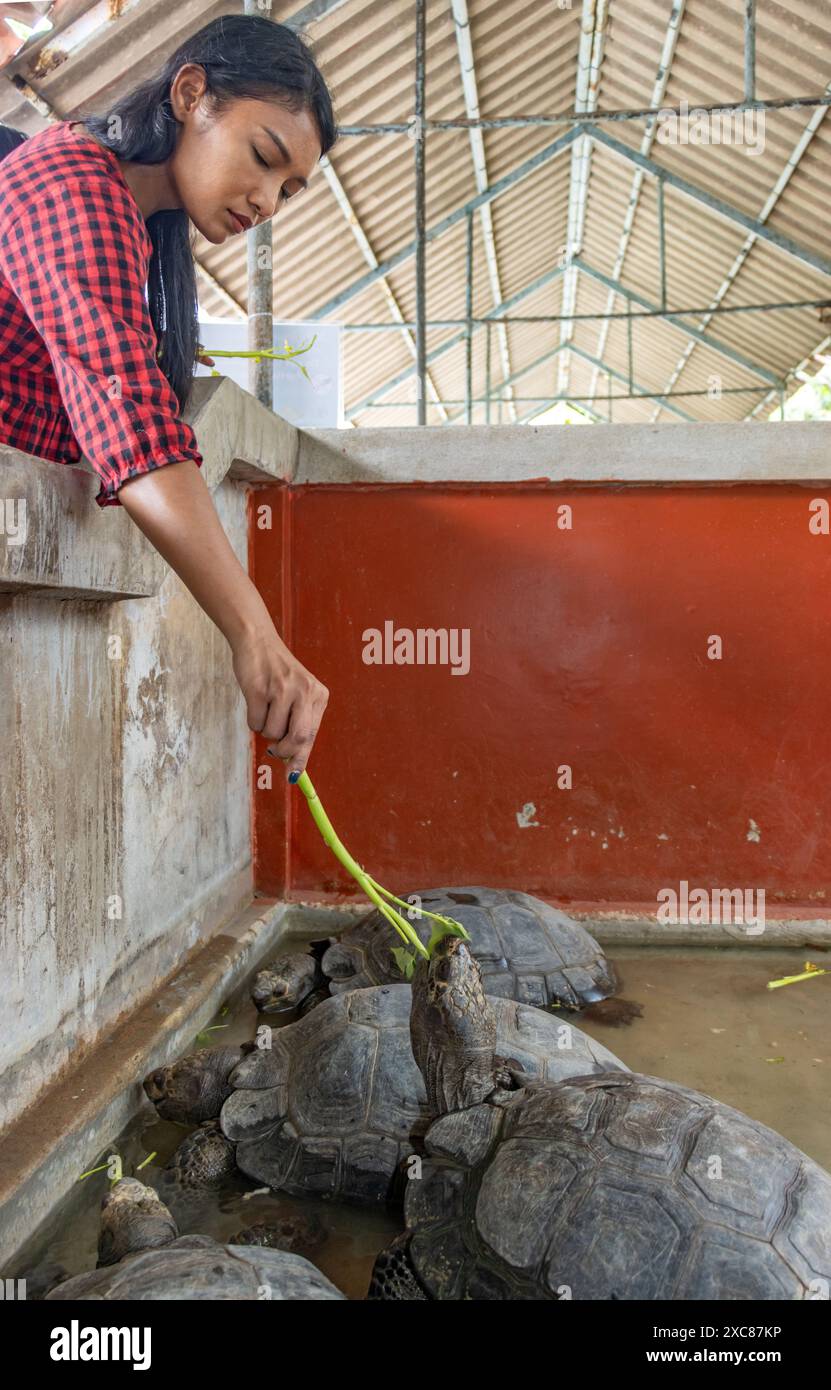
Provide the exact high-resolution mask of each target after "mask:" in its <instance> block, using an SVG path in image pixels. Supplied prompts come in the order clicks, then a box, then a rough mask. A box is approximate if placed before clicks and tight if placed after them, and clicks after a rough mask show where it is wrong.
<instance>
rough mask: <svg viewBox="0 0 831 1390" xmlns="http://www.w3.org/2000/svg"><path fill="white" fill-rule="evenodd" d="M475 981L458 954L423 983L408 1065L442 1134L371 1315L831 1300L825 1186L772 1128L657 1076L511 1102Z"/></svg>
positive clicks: (602, 1076)
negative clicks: (471, 1302) (377, 1311)
mask: <svg viewBox="0 0 831 1390" xmlns="http://www.w3.org/2000/svg"><path fill="white" fill-rule="evenodd" d="M477 977H478V971H477V969H476V962H475V960H474V959H473V958H472V956H471V955H470V953H469V952H468V951H467V948H466V946H465V943H464V942H463V941H462V940H460V939H459V938H455V939H454V938H452V937H447V938H444V939H443V940H442V942H441V943H440V944H439V947H438V948H437V950H436V952H435V953H434V957H433V959H432V961H431V962H430V964H429V966H428V965H427V964H426V963H424V962H419V965H418V966H417V967H416V971H415V974H414V978H413V1010H412V1032H413V1051H414V1054H415V1056H416V1058H417V1060H418V1064H419V1066H420V1067H421V1069H422V1071H423V1074H424V1078H425V1084H426V1088H427V1093H428V1097H429V1098H430V1100H431V1103H432V1105H433V1107H434V1109H435V1111H436V1113H437V1115H438V1118H437V1119H436V1120H435V1121H434V1123H433V1124H432V1126H431V1127H430V1129H429V1130H428V1132H427V1134H426V1136H425V1148H426V1150H427V1154H428V1158H427V1159H426V1160H425V1162H424V1163H423V1165H422V1170H421V1178H420V1181H411V1182H409V1183H408V1185H407V1191H406V1196H405V1201H404V1216H405V1221H406V1231H405V1232H404V1233H403V1235H402V1236H399V1237H398V1238H397V1239H396V1240H395V1241H394V1242H393V1243H392V1245H390V1246H389V1247H388V1248H387V1249H386V1250H385V1251H382V1252H381V1254H380V1255H379V1256H378V1259H377V1260H376V1263H375V1267H374V1270H373V1276H372V1282H371V1284H370V1289H369V1294H368V1297H369V1298H370V1299H385V1300H393V1299H397V1300H400V1299H425V1298H430V1299H439V1300H442V1299H518V1300H535V1301H543V1300H558V1299H562V1298H570V1299H609V1300H611V1299H649V1300H652V1299H727V1300H748V1299H804V1298H810V1297H821V1296H822V1292H823V1290H825V1291H826V1292H827V1288H828V1282H829V1281H831V1174H829V1173H827V1172H825V1171H824V1170H823V1169H822V1168H820V1167H819V1165H818V1164H816V1163H815V1162H814V1161H813V1160H812V1159H811V1158H809V1157H808V1155H807V1154H805V1153H803V1152H802V1151H801V1150H800V1149H798V1148H796V1147H795V1146H794V1145H793V1144H791V1143H789V1142H788V1141H787V1140H786V1139H784V1138H783V1137H782V1136H781V1135H779V1134H776V1133H775V1132H774V1131H773V1130H771V1129H769V1128H768V1127H767V1126H766V1125H763V1124H760V1123H759V1122H758V1121H757V1120H753V1119H750V1118H749V1117H748V1116H746V1115H743V1114H741V1113H740V1112H739V1111H737V1110H734V1109H732V1108H731V1107H730V1106H727V1105H724V1104H722V1103H721V1102H719V1101H717V1100H713V1099H712V1098H711V1097H709V1096H706V1095H703V1094H701V1093H700V1092H698V1091H693V1090H690V1089H689V1088H688V1087H686V1086H681V1085H678V1084H676V1083H674V1082H671V1081H666V1080H663V1079H661V1078H659V1077H655V1076H646V1075H642V1074H639V1073H635V1072H627V1071H617V1072H614V1073H613V1072H607V1073H602V1072H598V1073H596V1074H594V1075H585V1076H570V1077H568V1078H567V1079H566V1080H564V1081H561V1082H559V1083H557V1084H554V1085H548V1084H544V1083H542V1084H541V1083H540V1082H539V1081H530V1080H528V1079H527V1078H523V1076H522V1074H521V1073H520V1072H518V1071H516V1070H514V1071H513V1072H512V1081H513V1083H514V1084H515V1085H518V1086H519V1089H514V1090H511V1089H510V1088H508V1087H504V1086H502V1087H500V1086H499V1084H498V1081H497V1083H496V1084H495V1079H494V1076H493V1074H492V1072H491V1073H490V1074H489V1066H488V1053H489V1052H491V1051H492V1042H491V1041H490V1039H491V1037H492V1032H493V1029H492V1023H491V1022H490V1021H489V1020H488V1013H489V1007H488V1001H487V999H486V997H485V995H484V993H483V991H482V988H481V980H479V979H478V978H477ZM477 1041H478V1042H480V1043H483V1044H484V1047H483V1049H482V1048H480V1050H479V1051H477V1050H476V1044H477Z"/></svg>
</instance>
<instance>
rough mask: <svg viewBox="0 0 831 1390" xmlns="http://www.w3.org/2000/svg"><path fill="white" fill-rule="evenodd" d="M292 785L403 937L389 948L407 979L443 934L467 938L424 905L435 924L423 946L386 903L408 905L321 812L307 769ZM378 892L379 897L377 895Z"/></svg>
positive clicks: (329, 841)
mask: <svg viewBox="0 0 831 1390" xmlns="http://www.w3.org/2000/svg"><path fill="white" fill-rule="evenodd" d="M296 785H297V786H298V787H299V788H300V790H301V791H302V793H303V795H304V796H305V798H306V800H307V802H308V803H309V810H310V811H311V813H312V818H313V820H314V822H315V825H316V826H317V828H318V830H319V831H320V833H321V835H322V836H323V839H324V841H325V843H326V844H327V845H328V846H329V848H330V850H331V851H332V853H333V854H334V855H335V857H336V858H337V859H339V860H340V862H341V864H343V867H344V868H345V869H348V871H349V873H350V874H351V875H352V877H353V878H354V879H356V880H357V882H358V883H359V884H360V886H361V888H362V890H363V892H364V893H366V896H367V897H368V898H369V899H370V900H371V901H372V902H374V903H375V906H376V907H377V908H378V910H379V911H380V912H381V913H382V914H383V915H384V917H386V919H387V921H388V922H389V923H390V924H391V926H393V927H394V928H395V930H396V931H397V932H398V935H399V936H400V937H401V939H402V940H403V942H404V947H403V948H402V947H399V948H398V949H397V950H395V951H393V953H392V954H393V956H394V957H395V960H396V962H397V964H398V966H399V967H400V969H401V971H402V973H403V974H404V975H405V976H407V977H408V978H409V976H411V975H412V973H413V969H414V967H415V957H416V955H420V956H424V958H425V959H429V957H430V956H431V955H432V954H433V950H434V948H435V945H436V942H437V941H440V940H441V938H442V937H443V936H447V935H448V934H452V935H454V936H461V937H463V938H464V940H465V941H469V940H470V936H469V934H468V933H467V932H466V931H465V929H464V927H463V926H462V924H461V922H457V921H455V919H454V918H453V917H444V916H442V914H441V913H438V912H428V911H427V910H426V908H423V907H422V908H419V909H418V911H419V915H420V916H424V917H430V918H431V919H432V920H433V921H434V922H435V923H436V925H435V926H434V928H433V932H432V935H431V937H430V940H429V943H428V945H427V946H426V947H425V946H424V945H422V942H421V940H420V938H419V935H418V933H417V932H416V930H415V928H414V927H413V926H411V924H410V923H409V922H408V921H407V920H406V919H405V918H404V917H402V916H401V913H400V912H396V910H395V908H394V907H391V906H390V903H398V904H399V906H400V907H403V908H406V909H407V910H408V911H411V910H412V904H411V903H406V902H404V901H403V899H401V898H397V897H396V896H395V894H394V893H390V891H389V889H387V888H382V886H381V884H380V883H376V881H375V879H374V878H372V877H371V876H370V875H369V874H368V873H367V872H366V870H365V869H364V868H363V867H362V865H360V864H358V863H357V861H356V860H355V859H353V858H352V855H351V854H350V853H349V850H348V849H347V848H346V846H345V845H343V844H342V843H341V841H340V840H339V839H338V836H337V835H336V833H335V830H334V827H333V825H332V822H331V821H330V819H329V817H328V816H327V814H326V812H325V811H324V809H323V804H322V802H321V800H320V797H319V796H318V794H317V792H316V791H315V789H314V787H313V785H312V781H311V778H310V777H309V774H308V773H307V772H301V774H300V776H299V778H298V780H297V783H296ZM382 894H383V897H382V896H381V895H382ZM385 898H387V899H389V901H388V902H385V901H384V899H385Z"/></svg>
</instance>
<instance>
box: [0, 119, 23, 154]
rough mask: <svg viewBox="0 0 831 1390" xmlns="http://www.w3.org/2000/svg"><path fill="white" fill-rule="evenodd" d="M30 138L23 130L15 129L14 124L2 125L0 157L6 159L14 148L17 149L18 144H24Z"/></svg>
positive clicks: (0, 126) (0, 131) (0, 130)
mask: <svg viewBox="0 0 831 1390" xmlns="http://www.w3.org/2000/svg"><path fill="white" fill-rule="evenodd" d="M28 138H29V137H28V135H24V133H23V131H22V130H15V128H14V126H12V125H0V159H5V158H6V155H7V154H11V152H12V150H16V149H17V147H18V145H22V144H23V141H24V140H28Z"/></svg>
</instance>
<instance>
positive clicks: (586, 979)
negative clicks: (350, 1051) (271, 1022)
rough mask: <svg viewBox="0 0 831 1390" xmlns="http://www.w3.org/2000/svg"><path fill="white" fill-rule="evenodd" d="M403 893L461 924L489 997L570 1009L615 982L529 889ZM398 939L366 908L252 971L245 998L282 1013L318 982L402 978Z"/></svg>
mask: <svg viewBox="0 0 831 1390" xmlns="http://www.w3.org/2000/svg"><path fill="white" fill-rule="evenodd" d="M410 897H411V898H415V899H417V901H416V903H415V904H414V907H413V911H414V912H417V910H418V908H419V907H420V906H423V907H424V908H425V909H426V910H427V911H428V912H434V913H438V914H441V915H443V916H447V917H452V918H454V919H455V920H456V921H457V922H461V924H462V926H463V927H464V928H465V930H466V931H467V932H468V934H469V936H470V947H471V950H472V951H473V954H474V955H475V956H476V959H477V960H478V961H479V965H480V968H481V971H482V976H483V979H484V983H485V989H486V991H487V993H488V994H492V995H499V996H501V997H502V998H505V999H516V1000H518V1001H519V1002H520V1003H521V1004H535V1005H536V1006H537V1007H538V1008H546V1007H548V1006H551V1005H559V1006H562V1007H563V1008H566V1009H573V1010H577V1009H582V1008H585V1007H586V1006H588V1005H591V1004H596V1003H598V1002H599V1001H602V1000H604V999H607V998H608V997H609V996H610V995H612V994H614V992H615V991H616V989H617V988H618V981H617V979H616V976H615V972H614V968H613V967H612V965H611V964H610V963H609V962H608V961H607V960H606V958H605V956H604V955H603V951H602V949H601V947H600V945H599V944H598V942H597V941H595V939H594V937H593V936H591V935H590V934H589V932H587V931H586V929H585V927H583V926H582V925H581V924H580V923H579V922H577V921H575V920H574V919H573V918H571V917H569V916H567V914H566V913H565V912H561V911H560V910H559V909H558V908H554V907H550V906H549V905H548V903H545V902H543V901H542V900H541V899H540V898H534V897H532V896H531V895H530V894H529V893H520V892H514V891H509V890H506V889H496V888H484V887H481V886H478V885H474V886H473V887H465V888H433V889H427V890H425V891H423V892H419V893H413V894H411V895H410ZM403 910H404V909H402V911H403ZM411 921H412V926H413V927H414V928H415V930H416V931H417V932H418V935H419V936H420V938H421V940H422V941H423V942H424V944H425V945H426V944H427V943H428V941H429V939H430V934H431V931H432V926H433V924H432V921H431V919H430V918H429V917H426V916H413V917H412V918H411ZM400 945H401V943H400V940H399V938H398V937H397V936H396V934H395V932H394V930H393V928H392V927H391V926H390V924H389V922H388V921H387V919H386V918H385V917H384V915H383V913H381V912H380V911H379V910H378V909H373V910H372V911H371V912H369V913H366V914H365V915H364V916H363V917H361V918H360V919H359V920H358V921H357V922H356V923H355V924H354V926H351V927H349V928H348V929H347V930H346V931H345V932H344V933H343V935H342V936H341V937H340V939H339V940H336V941H322V942H315V943H312V950H311V952H310V953H306V952H302V951H295V952H291V953H289V954H285V955H282V956H280V957H278V958H277V959H276V960H274V961H273V962H272V963H271V965H270V966H268V967H267V968H266V969H264V970H261V971H260V972H259V973H258V975H257V976H256V978H255V980H254V984H253V987H252V991H251V997H252V999H253V1001H254V1003H255V1004H256V1006H257V1008H258V1009H259V1010H260V1012H261V1013H285V1012H291V1011H293V1010H294V1009H296V1008H298V1007H303V1006H304V1005H308V1004H312V1003H317V1002H318V1001H319V1000H320V999H322V998H324V997H325V993H326V988H327V987H328V990H329V992H330V993H331V994H342V993H344V992H345V991H346V990H351V989H364V988H367V987H368V986H370V985H383V984H396V983H398V982H400V981H401V980H402V978H403V977H402V973H401V968H400V966H399V964H398V962H397V961H396V959H395V956H394V955H393V951H394V950H395V949H396V948H398V947H400ZM621 1002H623V1001H621ZM634 1009H635V1011H636V1012H638V1011H639V1009H638V1006H634ZM632 1011H633V1006H632V1005H631V1004H629V1005H628V1006H627V1007H626V1008H625V1009H624V1011H623V1014H622V1015H616V1016H615V1021H622V1022H629V1021H630V1018H631V1016H632Z"/></svg>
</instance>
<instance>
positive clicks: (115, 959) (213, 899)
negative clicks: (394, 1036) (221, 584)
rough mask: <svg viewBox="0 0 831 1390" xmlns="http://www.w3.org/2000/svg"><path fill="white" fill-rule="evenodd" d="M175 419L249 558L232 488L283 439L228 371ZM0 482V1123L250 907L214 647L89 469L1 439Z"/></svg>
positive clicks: (234, 722)
mask: <svg viewBox="0 0 831 1390" xmlns="http://www.w3.org/2000/svg"><path fill="white" fill-rule="evenodd" d="M189 418H190V419H191V421H192V423H193V425H194V428H195V429H196V433H197V438H198V440H199V445H200V449H201V450H202V452H203V456H204V459H205V462H204V465H203V471H204V475H205V477H206V480H207V481H208V485H209V486H210V487H211V488H212V491H213V495H214V500H215V502H216V506H217V511H218V513H219V516H220V519H221V521H222V524H223V526H224V528H225V531H226V533H227V534H228V536H229V538H230V540H231V543H232V545H233V547H234V549H235V552H236V554H237V556H238V557H239V559H240V562H241V563H242V564H243V566H244V567H246V568H247V563H248V536H247V493H248V491H249V486H248V484H250V483H257V482H260V483H262V482H263V481H264V480H266V479H268V480H270V481H272V482H273V481H274V480H276V479H279V478H281V477H284V476H290V474H291V472H292V470H293V468H294V460H295V456H296V447H297V440H296V432H295V431H294V430H292V429H291V427H290V426H287V425H286V424H285V423H284V422H283V421H281V420H277V419H276V418H275V417H274V416H273V415H271V414H270V412H268V411H266V410H264V409H263V407H261V406H259V405H258V404H257V402H256V401H254V400H253V398H251V397H250V396H248V395H247V394H246V393H244V392H242V391H240V390H239V389H238V388H237V387H236V386H235V385H234V384H233V383H232V382H230V381H227V380H225V379H223V380H221V381H219V380H217V379H213V378H212V379H210V380H204V381H199V382H197V389H196V391H195V393H194V402H193V404H192V406H191V408H190V411H189ZM0 480H1V481H0V495H2V499H3V502H4V512H3V516H4V523H5V524H4V528H3V534H2V535H0V589H2V592H0V663H1V673H0V742H1V743H2V753H3V757H2V773H0V782H1V784H2V800H1V801H0V929H1V930H0V975H2V979H3V982H4V989H3V1005H4V1019H3V1023H4V1026H3V1028H2V1030H0V1123H2V1124H4V1125H5V1124H8V1122H9V1121H10V1120H11V1119H13V1118H14V1117H15V1116H17V1115H19V1114H20V1112H21V1111H22V1110H23V1109H24V1108H26V1107H27V1106H29V1105H31V1104H32V1103H33V1102H34V1101H35V1100H36V1098H37V1096H38V1094H39V1093H40V1092H41V1090H42V1088H43V1087H44V1086H46V1085H47V1083H49V1082H50V1081H52V1080H54V1078H55V1077H56V1076H58V1075H59V1074H60V1073H61V1072H62V1070H63V1069H64V1068H66V1067H67V1065H68V1064H70V1063H72V1064H73V1065H74V1064H75V1063H77V1062H78V1060H79V1058H80V1057H81V1056H82V1055H83V1054H84V1052H85V1050H86V1049H88V1048H89V1047H90V1046H91V1045H92V1044H93V1043H95V1042H96V1040H98V1039H100V1038H101V1037H102V1036H106V1035H107V1034H108V1032H110V1031H112V1029H113V1028H114V1027H115V1026H116V1024H117V1022H118V1021H119V1020H120V1019H123V1017H124V1016H125V1015H126V1014H127V1013H128V1012H130V1011H132V1010H133V1009H135V1008H137V1007H138V1006H139V1005H140V1004H141V1002H142V1001H143V1000H144V999H145V998H146V997H147V996H148V995H149V994H150V993H151V992H152V991H153V990H154V989H155V988H156V987H157V986H158V985H159V983H160V982H161V981H162V980H164V979H165V978H166V977H168V976H169V975H170V974H171V972H172V971H174V970H175V969H176V968H177V967H178V966H179V965H180V964H181V962H182V961H183V959H185V958H186V957H187V956H188V954H189V953H190V952H191V951H193V950H194V949H195V948H197V947H198V946H199V945H200V944H201V943H203V942H204V941H205V939H206V938H207V937H209V936H212V935H213V934H214V933H215V932H216V931H217V930H218V929H219V927H220V926H221V924H222V923H223V922H224V921H226V920H227V919H228V918H229V917H230V916H231V915H232V914H233V913H235V912H236V911H237V910H238V909H239V908H240V907H241V906H242V905H243V904H245V903H247V902H248V901H249V900H250V898H251V896H252V869H251V827H250V733H249V730H248V726H247V722H246V717H245V706H244V701H243V698H242V695H241V693H240V692H239V689H238V686H237V684H236V681H235V679H234V676H233V672H232V668H231V655H230V650H229V648H228V646H227V643H226V641H225V639H224V637H223V636H222V635H221V633H220V632H219V631H218V630H217V628H216V627H215V626H214V625H213V623H212V622H211V621H210V620H209V619H208V618H207V616H206V615H205V614H204V613H203V612H202V610H201V608H200V607H199V606H198V604H197V603H196V601H195V600H194V599H193V597H192V596H191V594H190V593H189V592H188V590H187V589H186V588H185V587H184V585H183V584H182V583H181V581H180V580H179V578H178V576H177V575H176V574H175V573H174V572H173V571H172V570H170V569H169V568H168V566H167V565H166V564H165V563H164V562H163V561H162V560H161V557H160V556H159V555H158V553H157V552H156V551H155V550H154V549H153V548H152V546H150V544H149V543H148V542H147V541H146V540H145V538H144V537H143V536H142V534H141V532H140V531H139V530H138V528H137V527H136V526H135V524H134V523H133V522H132V521H131V520H130V518H129V516H128V514H127V512H126V511H124V510H123V509H121V508H105V509H103V510H102V509H100V508H98V507H97V506H96V504H95V503H94V501H93V497H94V494H95V492H96V491H97V487H98V483H97V479H96V478H94V477H90V476H89V468H88V466H81V467H78V468H69V467H62V466H60V465H56V464H54V463H49V462H45V461H43V460H34V459H29V458H27V457H25V456H24V455H22V454H20V453H19V452H18V451H17V450H14V449H5V450H3V449H0ZM21 498H25V500H26V503H27V506H26V529H25V538H24V539H23V540H22V543H20V544H14V543H13V537H12V535H11V534H10V533H11V532H12V530H13V526H12V521H14V520H15V518H19V516H20V511H19V506H17V504H19V502H20V500H21ZM9 502H11V503H12V504H13V508H14V510H13V511H12V512H11V513H10V512H9ZM6 519H8V520H6ZM19 535H23V532H20V533H19ZM115 595H119V596H120V597H114V596H115Z"/></svg>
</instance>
